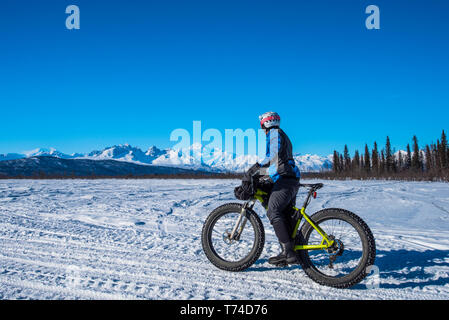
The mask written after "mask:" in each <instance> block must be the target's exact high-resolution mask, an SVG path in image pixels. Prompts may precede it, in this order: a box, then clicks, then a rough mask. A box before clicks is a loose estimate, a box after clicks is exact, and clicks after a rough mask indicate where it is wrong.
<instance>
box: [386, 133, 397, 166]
mask: <svg viewBox="0 0 449 320" xmlns="http://www.w3.org/2000/svg"><path fill="white" fill-rule="evenodd" d="M385 167H386V171H387V172H393V171H394V167H395V165H394V158H393V154H392V152H391V144H390V138H389V137H388V136H387V143H386V144H385Z"/></svg>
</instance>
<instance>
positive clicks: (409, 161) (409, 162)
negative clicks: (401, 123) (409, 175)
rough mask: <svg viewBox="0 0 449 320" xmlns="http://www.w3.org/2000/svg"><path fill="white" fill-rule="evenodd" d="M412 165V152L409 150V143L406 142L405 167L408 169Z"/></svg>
mask: <svg viewBox="0 0 449 320" xmlns="http://www.w3.org/2000/svg"><path fill="white" fill-rule="evenodd" d="M411 167H412V153H411V152H410V145H409V144H407V157H406V158H405V168H406V169H410V168H411Z"/></svg>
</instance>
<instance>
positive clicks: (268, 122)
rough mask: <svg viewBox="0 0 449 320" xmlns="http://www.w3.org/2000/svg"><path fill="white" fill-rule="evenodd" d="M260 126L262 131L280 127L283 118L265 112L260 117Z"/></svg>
mask: <svg viewBox="0 0 449 320" xmlns="http://www.w3.org/2000/svg"><path fill="white" fill-rule="evenodd" d="M259 120H260V126H261V128H262V129H270V128H273V127H279V125H280V123H281V117H280V116H279V115H278V114H277V113H276V112H272V111H269V112H265V113H264V114H263V115H261V116H259Z"/></svg>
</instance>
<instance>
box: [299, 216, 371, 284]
mask: <svg viewBox="0 0 449 320" xmlns="http://www.w3.org/2000/svg"><path fill="white" fill-rule="evenodd" d="M310 218H311V220H312V221H313V222H314V223H317V224H319V223H320V222H322V221H325V220H328V219H340V220H343V221H345V222H347V223H349V224H351V225H352V226H353V227H354V228H355V229H356V230H357V232H358V233H359V235H360V237H361V241H362V248H363V255H362V258H361V263H360V265H359V266H358V267H357V268H356V269H355V270H354V271H353V272H351V273H350V274H348V275H345V276H344V277H341V278H335V277H330V276H327V275H324V274H323V273H321V272H319V270H318V269H317V268H316V267H315V266H314V264H313V263H312V261H311V260H310V258H309V255H308V251H307V250H299V251H298V253H299V256H300V264H301V266H302V268H303V270H304V272H305V273H306V274H307V275H308V276H309V277H310V278H311V279H312V280H313V281H315V282H317V283H319V284H321V285H324V286H329V287H334V288H341V289H344V288H349V287H352V286H353V285H355V284H357V283H359V282H360V281H362V280H363V279H364V278H365V277H366V275H367V268H368V267H369V266H372V265H374V260H375V257H376V244H375V240H374V236H373V233H372V232H371V230H370V228H369V227H368V225H367V224H366V223H365V222H364V221H363V220H362V219H361V218H360V217H359V216H357V215H356V214H354V213H352V212H350V211H348V210H345V209H338V208H327V209H323V210H320V211H318V212H316V213H314V214H313V215H312V216H311V217H310ZM313 230H314V229H313V227H312V226H311V225H310V224H309V223H305V224H304V225H303V226H302V228H301V230H300V234H299V235H298V236H299V237H300V238H299V239H298V242H301V243H303V244H306V243H305V242H307V239H308V237H309V236H310V233H311V232H312V231H313Z"/></svg>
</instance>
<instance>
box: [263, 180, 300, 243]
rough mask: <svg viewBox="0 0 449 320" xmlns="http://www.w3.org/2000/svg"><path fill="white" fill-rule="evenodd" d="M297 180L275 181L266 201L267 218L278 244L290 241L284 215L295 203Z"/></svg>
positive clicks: (287, 221) (287, 222)
mask: <svg viewBox="0 0 449 320" xmlns="http://www.w3.org/2000/svg"><path fill="white" fill-rule="evenodd" d="M298 184H299V180H298V179H295V178H285V177H281V178H279V180H277V181H276V182H275V184H274V186H273V189H272V191H271V195H270V199H269V200H268V210H267V216H268V219H270V223H271V224H272V225H273V228H274V232H275V233H276V236H277V238H278V239H279V242H282V243H287V242H289V241H290V240H291V234H290V232H291V227H290V226H289V223H290V221H289V219H288V217H286V215H285V213H286V212H290V210H289V208H290V207H291V206H294V205H295V203H296V194H297V193H298V189H299V186H298Z"/></svg>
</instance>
